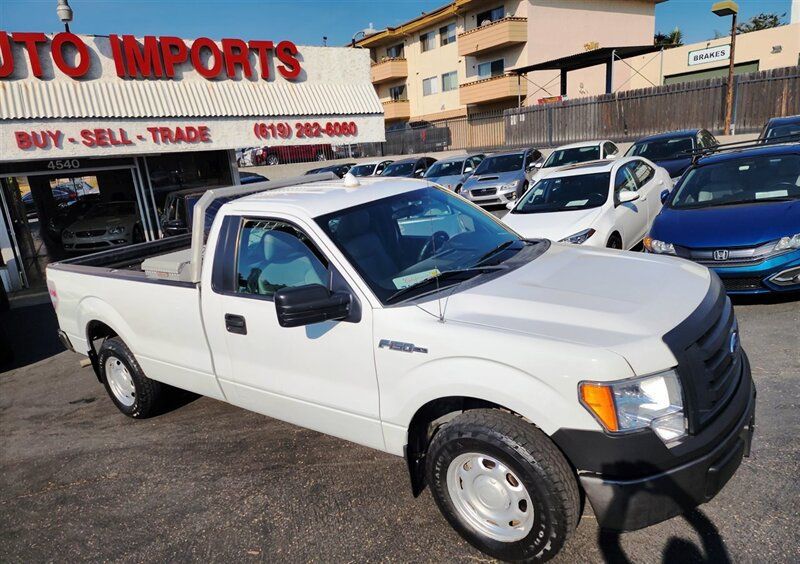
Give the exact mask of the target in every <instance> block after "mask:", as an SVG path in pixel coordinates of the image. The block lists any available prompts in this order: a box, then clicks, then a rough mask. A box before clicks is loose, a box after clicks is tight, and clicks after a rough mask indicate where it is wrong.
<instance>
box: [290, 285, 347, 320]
mask: <svg viewBox="0 0 800 564" xmlns="http://www.w3.org/2000/svg"><path fill="white" fill-rule="evenodd" d="M351 303H352V297H351V296H350V294H348V293H347V292H331V291H330V290H328V289H327V288H326V287H325V286H323V285H321V284H308V285H306V286H296V287H293V288H281V289H280V290H278V291H277V292H275V312H276V313H277V314H278V324H279V325H280V326H281V327H300V326H303V325H312V324H314V323H322V322H323V321H336V320H340V319H345V318H346V317H348V316H349V315H350V305H351Z"/></svg>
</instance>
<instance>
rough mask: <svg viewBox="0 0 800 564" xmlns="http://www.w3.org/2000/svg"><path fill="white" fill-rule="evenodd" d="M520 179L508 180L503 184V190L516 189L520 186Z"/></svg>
mask: <svg viewBox="0 0 800 564" xmlns="http://www.w3.org/2000/svg"><path fill="white" fill-rule="evenodd" d="M519 182H520V181H519V180H512V181H511V182H507V183H505V184H503V185H502V186H501V187H500V189H501V190H514V189H515V188H516V187H517V186H519Z"/></svg>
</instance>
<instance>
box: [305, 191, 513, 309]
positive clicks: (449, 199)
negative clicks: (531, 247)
mask: <svg viewBox="0 0 800 564" xmlns="http://www.w3.org/2000/svg"><path fill="white" fill-rule="evenodd" d="M316 221H317V223H318V224H319V225H320V226H321V227H322V229H323V230H324V231H325V232H326V233H327V234H328V236H329V237H330V238H331V239H332V240H333V242H334V243H336V245H337V246H338V247H339V248H340V249H341V251H342V252H343V253H344V255H345V256H346V257H347V258H348V259H349V261H350V263H351V264H352V265H353V266H354V267H355V268H356V270H358V272H359V274H360V275H361V276H362V277H363V279H364V281H365V282H366V283H367V284H368V285H369V286H370V288H371V289H372V291H373V292H375V295H376V296H377V297H378V298H379V299H380V300H381V301H382V302H383V303H385V304H390V303H395V302H394V300H393V297H394V296H399V295H400V294H399V293H400V291H402V290H405V289H407V288H409V289H411V288H412V287H419V288H420V290H421V291H422V290H426V289H427V288H424V283H425V282H427V281H429V280H434V279H435V278H437V277H440V276H443V275H444V274H445V273H448V272H454V271H458V274H459V275H458V276H447V277H442V278H441V281H442V284H441V288H442V289H444V288H445V287H452V283H453V282H454V281H455V282H458V281H462V280H464V279H466V278H469V277H472V276H478V275H480V274H481V273H482V272H484V270H483V269H484V268H491V266H493V265H497V264H499V263H500V262H502V261H503V260H506V259H508V258H510V256H512V254H516V252H518V251H519V248H520V247H522V246H524V243H523V242H522V241H520V239H519V237H518V236H517V235H516V234H514V233H512V232H511V231H509V230H508V229H507V228H506V227H504V226H503V224H502V223H500V222H499V221H498V220H497V219H495V218H494V217H493V216H491V215H490V214H488V213H486V212H484V211H482V210H479V209H477V208H475V207H474V206H471V205H470V204H468V203H467V202H465V201H464V200H462V199H461V198H459V197H458V196H455V195H454V194H452V193H450V192H448V191H447V190H444V189H442V188H438V187H426V188H422V189H419V190H414V191H412V192H406V193H403V194H398V195H396V196H391V197H388V198H383V199H380V200H376V201H374V202H369V203H367V204H362V205H359V206H355V207H352V208H348V209H345V210H340V211H337V212H334V213H332V214H328V215H324V216H321V217H318V218H317V220H316ZM517 242H519V244H518V245H514V243H517ZM476 267H477V268H476ZM403 294H404V295H403V297H404V298H408V297H413V296H414V295H419V294H415V293H414V292H413V291H411V292H403Z"/></svg>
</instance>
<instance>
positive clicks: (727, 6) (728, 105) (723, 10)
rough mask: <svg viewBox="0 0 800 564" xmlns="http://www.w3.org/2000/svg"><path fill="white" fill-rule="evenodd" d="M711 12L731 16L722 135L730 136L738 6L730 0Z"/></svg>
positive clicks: (713, 7)
mask: <svg viewBox="0 0 800 564" xmlns="http://www.w3.org/2000/svg"><path fill="white" fill-rule="evenodd" d="M711 11H712V12H714V13H715V14H716V15H718V16H720V17H723V16H733V18H731V53H730V57H731V59H730V64H729V65H728V91H727V92H726V93H725V129H724V132H723V133H724V134H725V135H730V134H731V117H732V116H733V70H734V62H735V55H736V15H737V14H738V13H739V6H737V5H736V2H733V1H732V0H723V1H722V2H717V3H716V4H714V5H713V6H711Z"/></svg>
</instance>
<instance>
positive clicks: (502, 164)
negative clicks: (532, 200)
mask: <svg viewBox="0 0 800 564" xmlns="http://www.w3.org/2000/svg"><path fill="white" fill-rule="evenodd" d="M524 160H525V155H524V154H522V153H514V154H511V155H495V156H493V157H486V158H485V159H483V160H482V161H481V164H479V165H478V168H477V169H476V170H475V174H476V175H480V174H497V173H499V172H511V171H514V170H520V169H522V163H523V161H524Z"/></svg>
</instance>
